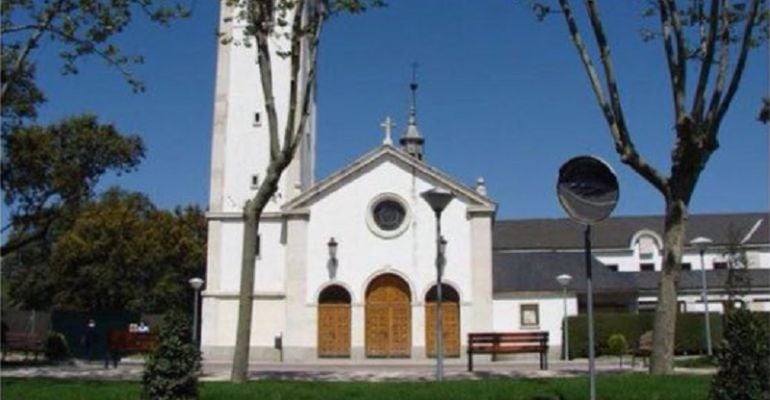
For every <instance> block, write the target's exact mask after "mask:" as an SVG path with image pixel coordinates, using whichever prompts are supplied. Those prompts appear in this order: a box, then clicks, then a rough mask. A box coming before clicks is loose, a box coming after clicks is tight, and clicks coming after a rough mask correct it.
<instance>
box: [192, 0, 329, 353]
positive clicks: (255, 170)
mask: <svg viewBox="0 0 770 400" xmlns="http://www.w3.org/2000/svg"><path fill="white" fill-rule="evenodd" d="M219 21H220V22H219V30H220V32H221V33H222V35H223V37H232V43H229V44H221V43H219V44H218V50H217V75H216V89H215V91H216V92H215V100H214V118H213V120H214V123H213V133H212V143H211V147H212V152H211V181H210V200H209V212H208V220H209V236H208V256H207V266H206V275H207V276H206V282H207V283H206V288H205V291H204V293H203V307H202V320H201V322H202V325H201V330H202V331H201V346H202V349H203V352H204V357H206V358H209V359H223V360H226V359H228V358H229V359H230V360H231V359H232V349H233V346H234V344H235V330H236V323H237V310H238V302H237V299H236V295H237V293H238V291H239V282H240V260H241V254H242V241H243V238H242V235H243V222H242V218H243V207H244V204H245V203H246V201H247V200H248V199H251V198H253V197H254V195H255V194H256V192H257V189H258V188H259V185H260V184H261V182H262V179H263V178H264V176H265V174H266V169H267V167H268V164H269V161H270V154H269V149H270V139H269V131H268V126H267V116H266V111H265V106H264V105H265V101H264V96H263V93H262V85H261V82H260V74H259V66H258V64H257V49H256V45H255V44H254V39H253V38H251V40H250V42H251V43H250V45H249V44H248V43H247V42H249V40H248V39H246V40H244V34H243V32H244V28H245V26H246V24H245V22H244V21H241V20H239V19H238V18H237V11H236V10H234V9H232V8H229V7H226V6H224V5H222V9H221V10H220V19H219ZM269 45H270V48H271V51H272V73H273V86H274V91H275V103H276V109H277V116H278V125H279V136H280V141H281V143H282V142H283V130H284V127H285V126H286V123H287V121H286V119H287V110H288V102H289V84H290V78H291V76H290V75H291V73H290V71H291V68H290V60H289V58H288V57H281V56H279V55H278V54H277V53H279V52H286V51H288V50H289V49H290V43H289V40H287V39H286V38H285V37H283V36H282V35H275V36H273V37H271V38H270V41H269ZM302 59H303V60H304V61H303V62H304V64H305V65H303V66H302V68H301V71H302V73H301V74H300V79H299V86H298V87H299V88H302V87H304V82H303V81H304V80H305V78H306V76H307V71H308V65H307V60H308V57H307V54H306V49H303V55H302ZM310 96H311V100H310V101H311V102H310V109H309V116H308V120H307V122H306V124H305V132H304V133H303V137H302V141H301V143H300V145H299V147H298V149H297V153H296V154H295V157H294V160H293V161H292V163H291V164H290V165H289V166H288V167H287V168H286V170H285V171H284V172H283V175H282V177H281V180H280V183H279V186H278V192H277V193H276V194H275V196H274V197H273V199H272V200H271V201H270V203H269V204H268V205H267V206H266V207H265V209H264V212H263V215H262V219H261V223H260V228H259V231H260V237H259V240H258V242H259V243H260V244H259V246H258V250H257V251H258V254H257V261H256V263H257V266H256V269H255V270H256V271H255V293H254V299H255V300H254V301H255V303H254V310H255V315H258V317H256V318H255V320H254V321H253V327H252V340H251V346H252V351H251V356H252V358H259V359H270V358H274V357H273V356H274V354H273V352H272V351H271V349H272V347H273V342H272V340H273V338H274V337H275V336H277V335H279V334H280V333H281V330H282V327H283V321H284V314H285V309H284V304H283V298H282V297H281V293H283V292H284V286H285V282H284V266H285V241H284V240H283V237H284V236H282V235H283V232H282V222H283V216H282V214H281V212H280V211H281V206H282V205H283V204H284V203H285V202H287V201H289V200H290V199H292V198H293V197H296V196H297V195H298V194H300V193H301V192H302V191H303V190H305V189H306V188H308V187H310V186H311V185H312V184H313V179H314V163H315V102H314V96H313V94H312V93H311V94H310ZM264 319H268V320H270V324H266V323H264ZM268 342H269V343H268Z"/></svg>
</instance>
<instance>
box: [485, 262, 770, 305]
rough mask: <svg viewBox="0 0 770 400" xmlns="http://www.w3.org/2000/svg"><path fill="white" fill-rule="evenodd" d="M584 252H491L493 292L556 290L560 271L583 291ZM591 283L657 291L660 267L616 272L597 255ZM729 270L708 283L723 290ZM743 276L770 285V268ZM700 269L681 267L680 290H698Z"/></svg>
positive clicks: (608, 288) (747, 283) (752, 283)
mask: <svg viewBox="0 0 770 400" xmlns="http://www.w3.org/2000/svg"><path fill="white" fill-rule="evenodd" d="M584 257H585V256H584V254H583V253H577V252H569V253H557V252H544V251H543V252H527V253H499V252H497V253H494V255H493V261H492V262H493V275H492V276H493V279H492V281H493V292H494V294H495V295H500V294H506V293H514V292H517V293H521V292H556V291H561V290H562V288H561V286H560V285H559V283H558V282H557V281H556V277H557V276H559V275H561V274H568V275H571V276H572V281H571V282H570V284H569V285H568V286H567V290H569V291H570V292H576V293H579V294H584V293H586V284H585V280H586V274H585V258H584ZM592 267H593V268H592V270H593V285H594V291H595V292H596V293H657V290H658V282H659V281H660V272H659V271H635V272H616V271H612V270H611V269H609V268H607V266H605V265H604V264H602V262H601V261H599V260H597V259H596V258H594V259H593V261H592ZM728 274H729V271H728V270H707V271H706V281H707V286H708V287H709V288H710V289H712V290H723V289H725V288H726V287H727V284H728ZM738 274H743V275H740V277H741V278H742V279H739V280H737V282H738V283H736V284H734V286H737V287H739V288H743V289H746V288H747V287H748V288H752V289H760V288H764V289H767V288H768V287H770V270H768V269H766V268H749V269H745V270H742V271H739V272H738ZM701 287H702V286H701V271H700V270H697V271H696V270H691V271H682V272H681V275H680V280H679V286H678V288H679V290H680V291H682V292H697V293H700V290H701Z"/></svg>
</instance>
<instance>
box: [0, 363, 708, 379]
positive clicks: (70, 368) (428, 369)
mask: <svg viewBox="0 0 770 400" xmlns="http://www.w3.org/2000/svg"><path fill="white" fill-rule="evenodd" d="M474 367H475V369H476V371H474V372H467V371H466V365H465V363H464V362H459V361H457V360H453V361H451V362H448V363H447V364H446V366H445V377H446V378H447V379H484V378H498V377H513V378H552V377H569V376H582V375H585V374H586V373H587V370H588V368H587V362H586V360H577V361H570V362H562V361H558V362H554V361H552V362H551V363H550V365H549V370H547V371H540V370H539V369H538V364H537V363H536V362H522V361H499V362H494V363H491V362H480V363H479V362H477V363H475V366H474ZM143 369H144V362H143V361H142V360H135V359H133V360H132V359H129V360H125V361H124V362H122V363H121V364H120V365H119V366H118V368H109V369H104V365H103V364H102V363H99V362H93V363H87V362H83V361H79V360H76V361H74V362H73V363H69V364H64V365H55V366H16V367H14V366H4V367H3V368H2V370H0V376H2V377H22V378H33V377H34V378H61V379H108V380H139V379H141V375H142V370H143ZM597 370H598V371H599V372H600V373H601V374H607V373H620V372H631V371H638V372H644V371H645V370H646V369H644V368H642V367H641V366H638V365H637V367H636V368H635V369H632V368H631V367H630V366H624V367H623V368H618V366H617V363H616V362H615V361H614V360H609V359H607V360H602V359H600V360H599V362H598V363H597ZM696 371H697V370H696ZM682 372H684V373H693V371H692V370H688V371H682ZM701 372H706V373H709V371H708V370H705V371H701ZM711 372H713V371H711ZM229 376H230V366H229V364H226V363H204V365H203V376H202V379H203V380H206V381H224V380H227V379H229ZM249 378H250V379H253V380H260V379H282V380H314V381H394V380H397V381H401V380H407V381H427V380H433V379H434V364H432V363H431V362H409V363H405V362H404V361H403V360H398V361H390V360H383V361H378V362H372V363H360V362H359V363H354V362H350V361H346V360H331V361H328V362H316V363H291V364H289V363H254V364H251V365H250V366H249Z"/></svg>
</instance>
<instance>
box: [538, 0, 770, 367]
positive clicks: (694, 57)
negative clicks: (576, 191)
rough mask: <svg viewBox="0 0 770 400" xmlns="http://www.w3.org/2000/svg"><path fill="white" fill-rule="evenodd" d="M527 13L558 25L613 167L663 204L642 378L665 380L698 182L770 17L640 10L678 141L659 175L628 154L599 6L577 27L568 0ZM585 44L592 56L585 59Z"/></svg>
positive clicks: (698, 6) (740, 5) (708, 4)
mask: <svg viewBox="0 0 770 400" xmlns="http://www.w3.org/2000/svg"><path fill="white" fill-rule="evenodd" d="M527 3H529V4H530V5H531V6H532V7H533V9H534V10H535V12H536V14H537V15H538V16H539V17H541V18H544V17H545V16H547V15H549V14H551V13H553V12H558V13H559V14H561V15H562V17H563V18H564V22H565V24H566V26H567V30H568V33H569V37H570V39H571V41H572V43H573V44H574V45H575V49H576V51H577V53H578V56H579V58H580V61H581V63H582V65H583V67H584V69H585V72H586V76H587V77H588V80H589V82H590V87H591V90H592V91H593V93H594V96H595V98H596V101H597V104H598V105H599V108H600V110H601V113H602V115H603V116H604V119H605V120H606V123H607V126H608V128H609V132H610V136H611V138H612V141H613V144H614V145H615V150H616V152H617V153H618V156H619V157H620V161H621V162H623V163H624V164H626V165H627V166H629V167H630V168H631V169H632V170H633V171H634V172H636V173H637V174H638V175H639V176H641V177H642V178H643V179H644V180H646V181H647V182H648V183H649V184H650V185H652V187H654V188H655V189H656V190H657V191H658V192H660V194H661V196H662V197H663V200H664V202H665V218H664V220H665V222H664V230H663V248H664V254H663V270H662V272H661V274H660V282H659V284H658V303H657V308H656V310H655V325H654V329H653V347H652V349H653V351H652V358H651V362H650V371H651V372H653V373H661V374H663V373H670V372H671V371H672V370H673V356H674V333H675V329H676V316H677V302H676V300H677V284H678V281H679V275H680V272H681V261H682V250H683V247H684V245H685V238H686V227H687V216H688V212H689V205H690V200H691V198H692V195H693V193H694V191H695V187H696V185H697V183H698V179H699V178H700V175H701V173H702V172H703V170H704V169H705V168H706V165H707V163H708V161H709V159H710V158H711V155H712V154H713V153H714V151H716V150H717V148H718V147H719V141H718V138H717V136H718V134H719V131H720V126H721V124H722V121H723V120H724V117H725V115H726V114H727V111H728V109H729V108H730V104H731V103H732V101H733V98H734V97H735V94H736V93H737V91H738V87H739V85H740V82H741V78H742V76H743V71H744V69H745V67H746V63H747V60H748V56H749V53H750V50H751V49H752V48H754V47H756V46H757V45H758V44H759V43H761V42H763V41H766V40H767V37H768V18H770V16H769V15H768V13H767V12H766V11H765V12H763V11H760V10H764V8H765V7H766V4H767V1H766V0H746V1H731V0H711V1H705V0H679V1H677V0H657V1H649V2H644V4H646V6H645V7H646V9H645V10H644V12H643V14H644V15H645V16H647V17H654V18H656V19H657V20H658V23H659V28H657V29H654V30H643V32H642V34H643V38H644V39H647V40H652V39H657V40H660V42H661V43H662V44H663V51H664V55H665V68H666V69H667V71H668V78H669V79H668V80H669V83H670V86H671V99H672V105H673V111H674V116H675V120H674V121H673V123H672V125H673V127H674V134H675V135H676V140H675V141H674V145H673V149H672V151H671V153H670V154H671V165H670V170H669V171H668V172H667V173H666V172H664V171H662V170H660V169H658V168H656V167H655V166H653V165H652V164H650V163H649V162H648V161H647V159H646V158H645V157H644V156H643V155H642V154H641V153H640V152H639V151H638V149H637V148H636V146H635V144H634V140H633V135H632V133H633V129H632V127H631V126H630V125H629V124H628V123H627V121H626V118H625V108H624V105H623V97H622V96H621V90H620V85H619V84H618V79H617V72H616V69H615V64H614V61H613V57H612V52H611V51H610V40H611V36H609V35H608V33H607V32H608V31H607V30H605V27H604V23H605V19H603V18H602V16H601V15H600V12H599V7H598V4H597V3H598V1H597V0H584V1H583V3H584V5H585V11H586V18H585V19H579V18H576V16H575V12H574V11H573V8H572V2H571V1H569V0H558V6H552V5H551V4H550V3H548V2H546V1H532V0H529V1H527ZM585 31H588V32H589V35H590V36H592V38H591V37H589V41H586V40H585V39H584V36H583V32H585ZM591 39H593V40H591ZM591 41H592V42H593V44H594V46H593V49H589V47H590V45H591V43H590V42H591ZM592 50H593V51H592ZM594 54H598V58H597V57H595V56H594ZM688 103H689V104H688ZM655 117H657V116H655Z"/></svg>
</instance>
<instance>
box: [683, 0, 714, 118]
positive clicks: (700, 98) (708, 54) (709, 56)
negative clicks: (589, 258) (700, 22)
mask: <svg viewBox="0 0 770 400" xmlns="http://www.w3.org/2000/svg"><path fill="white" fill-rule="evenodd" d="M718 21H719V0H711V8H710V9H709V28H708V29H709V30H708V37H703V36H702V37H701V41H703V42H704V43H705V47H706V48H705V49H703V50H704V55H703V58H702V59H701V65H700V74H699V76H698V83H697V86H696V87H695V94H694V96H693V104H692V111H691V112H690V114H691V115H692V116H693V118H695V119H696V120H697V121H698V122H700V121H702V120H703V106H704V105H705V104H706V101H705V96H704V93H705V91H706V85H707V84H708V81H709V77H710V76H711V64H712V63H713V62H714V47H715V43H716V37H717V30H718V29H719V24H718Z"/></svg>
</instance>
